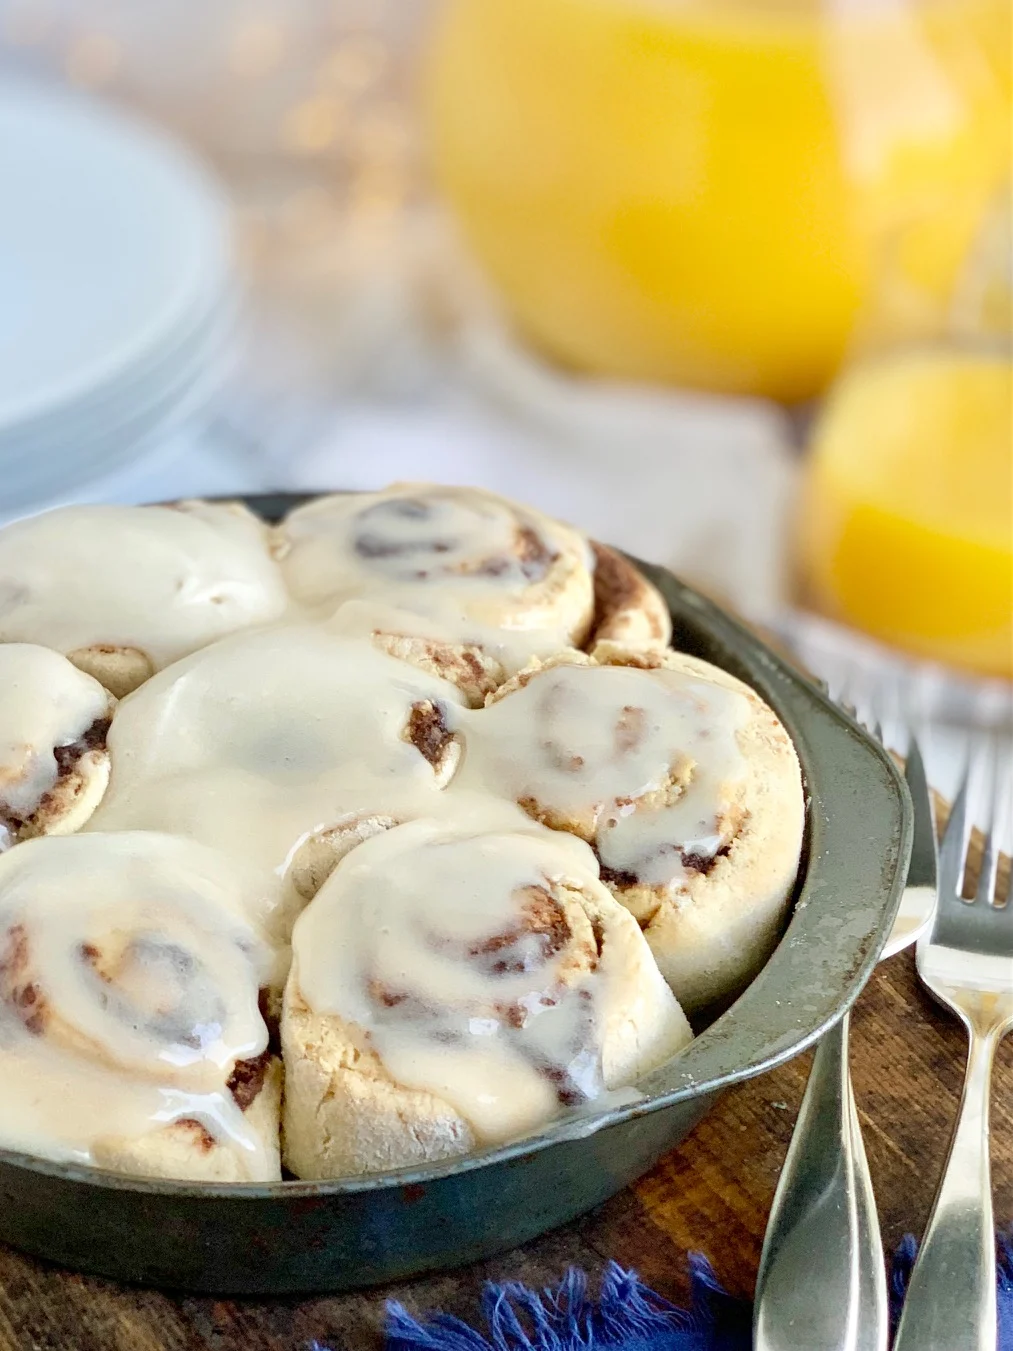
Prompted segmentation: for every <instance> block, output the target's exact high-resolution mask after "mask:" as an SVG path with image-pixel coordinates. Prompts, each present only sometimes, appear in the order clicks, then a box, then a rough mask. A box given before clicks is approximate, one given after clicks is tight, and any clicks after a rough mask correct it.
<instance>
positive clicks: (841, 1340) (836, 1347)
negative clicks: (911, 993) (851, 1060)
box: [754, 691, 936, 1351]
mask: <svg viewBox="0 0 1013 1351" xmlns="http://www.w3.org/2000/svg"><path fill="white" fill-rule="evenodd" d="M842 693H844V691H838V695H839V697H840V695H841V694H842ZM848 711H850V712H853V711H854V710H853V709H851V708H850V707H849V710H848ZM879 711H880V710H879V706H878V702H877V703H875V704H872V705H871V706H870V708H868V709H865V710H863V712H866V713H867V715H871V716H869V717H868V720H869V721H871V722H872V723H873V732H874V735H875V736H876V737H877V739H878V740H879V741H881V742H882V740H883V730H882V726H881V725H880V722H879ZM905 777H906V779H907V783H908V789H909V791H910V793H911V802H912V807H913V809H914V836H913V843H912V851H911V863H910V866H909V869H908V876H907V884H906V886H905V888H904V894H903V897H902V900H901V905H900V909H899V910H898V913H897V918H896V919H895V921H894V925H893V928H892V930H891V932H890V935H889V937H888V939H887V941H886V945H885V947H884V949H883V954H882V958H883V959H885V958H887V957H890V956H893V954H894V953H896V952H899V951H900V950H901V949H902V948H904V947H907V946H908V944H909V943H912V942H914V941H915V939H916V938H917V937H918V935H919V933H921V932H922V931H923V930H924V929H925V927H926V926H927V924H928V922H929V920H930V918H931V915H932V910H933V907H934V905H935V899H936V836H935V822H934V817H933V810H932V797H931V793H930V791H929V786H928V781H927V779H926V776H925V768H924V764H923V761H922V756H921V752H920V749H919V747H918V744H917V741H916V740H915V739H914V737H913V736H912V737H910V740H909V744H908V749H907V756H906V759H905ZM849 1023H850V1020H849V1018H848V1015H847V1014H845V1015H844V1017H843V1018H841V1019H840V1020H839V1021H838V1022H837V1024H836V1025H835V1026H834V1027H832V1028H831V1029H830V1030H829V1031H828V1032H826V1033H824V1035H823V1037H822V1038H821V1040H820V1044H819V1046H818V1048H817V1050H816V1055H815V1057H814V1059H813V1065H812V1070H811V1071H810V1074H809V1082H808V1083H807V1085H806V1091H805V1095H804V1097H803V1099H802V1105H801V1108H800V1109H799V1114H798V1120H797V1122H796V1124H795V1131H794V1134H793V1135H792V1139H791V1145H790V1146H789V1149H788V1155H787V1158H786V1159H785V1162H784V1167H783V1168H782V1170H781V1177H780V1180H779V1182H778V1186H777V1191H776V1192H775V1195H774V1202H773V1205H772V1207H771V1213H770V1219H769V1220H768V1223H767V1232H766V1234H765V1236H764V1242H763V1253H762V1255H761V1258H760V1270H759V1274H758V1276H757V1282H756V1304H755V1314H754V1339H755V1348H756V1351H797V1348H799V1347H800V1346H804V1347H805V1348H806V1351H886V1346H887V1341H888V1336H889V1324H888V1313H887V1290H886V1269H885V1263H884V1260H883V1244H882V1240H881V1238H880V1233H879V1221H878V1217H877V1214H876V1201H875V1197H874V1195H873V1190H872V1179H871V1177H870V1174H869V1164H868V1160H867V1159H866V1155H865V1147H864V1145H863V1143H862V1132H861V1127H860V1126H859V1122H858V1112H857V1109H856V1107H855V1099H854V1092H853V1089H852V1084H851V1074H850V1071H849V1068H848V1042H849ZM814 1290H818V1291H819V1296H818V1298H817V1299H814V1298H813V1291H814Z"/></svg>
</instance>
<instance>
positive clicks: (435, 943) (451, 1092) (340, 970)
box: [282, 814, 691, 1177]
mask: <svg viewBox="0 0 1013 1351" xmlns="http://www.w3.org/2000/svg"><path fill="white" fill-rule="evenodd" d="M498 820H499V818H498V817H497V816H496V815H495V814H493V815H492V816H491V817H490V818H489V821H490V825H491V828H490V829H489V830H481V829H465V828H462V827H461V826H454V825H448V824H440V823H436V822H432V821H415V822H411V823H408V824H406V825H402V826H398V827H395V828H394V829H392V830H388V831H386V832H384V833H383V834H378V835H374V836H373V837H372V838H370V839H367V840H365V841H364V842H363V843H361V844H359V845H358V847H357V848H356V849H355V850H354V852H352V853H351V854H349V855H348V856H347V857H346V858H344V859H343V860H342V862H341V863H339V864H338V866H337V867H336V868H335V870H334V872H333V873H332V874H331V876H330V878H329V879H328V881H327V882H326V883H325V884H324V886H323V887H322V888H321V890H320V891H319V892H318V893H317V895H316V897H315V899H314V900H313V901H312V902H311V903H310V905H309V906H308V907H307V909H306V910H305V911H304V912H303V914H302V915H301V916H300V918H299V920H298V921H297V923H296V927H295V932H294V934H293V965H292V970H291V973H290V976H289V981H288V985H287V987H286V992H285V1008H284V1014H283V1017H282V1046H283V1053H284V1059H285V1066H286V1070H285V1073H286V1085H285V1108H284V1123H283V1137H284V1141H285V1145H284V1151H285V1161H286V1164H287V1166H288V1167H289V1168H290V1169H291V1170H292V1171H293V1172H294V1173H296V1174H297V1175H298V1176H300V1177H340V1176H342V1175H345V1174H354V1173H363V1172H369V1171H374V1170H378V1169H384V1168H396V1167H401V1166H404V1165H408V1164H416V1163H423V1162H430V1161H433V1160H437V1159H441V1158H447V1157H451V1156H454V1155H457V1154H463V1153H466V1152H468V1151H469V1150H471V1149H474V1148H475V1147H476V1145H484V1144H492V1143H496V1142H499V1141H503V1140H507V1139H510V1138H512V1137H515V1136H518V1135H521V1134H523V1133H525V1132H527V1131H530V1130H532V1129H534V1128H536V1127H537V1126H539V1125H542V1124H544V1123H545V1122H547V1121H549V1120H551V1119H552V1118H553V1117H554V1116H556V1115H557V1114H558V1113H559V1112H560V1111H562V1110H563V1109H564V1108H567V1107H574V1106H579V1105H581V1104H588V1103H593V1102H595V1101H596V1100H599V1099H600V1098H601V1097H602V1095H603V1094H604V1093H605V1092H606V1091H607V1090H613V1089H618V1088H620V1087H621V1086H623V1085H629V1084H630V1083H631V1082H632V1081H633V1080H635V1079H636V1078H637V1077H638V1076H639V1075H641V1074H643V1073H645V1072H646V1071H648V1070H650V1069H652V1068H654V1067H655V1066H657V1065H658V1064H660V1063H662V1062H663V1061H664V1060H666V1059H668V1058H669V1057H670V1056H672V1055H674V1054H675V1053H676V1052H677V1051H679V1050H680V1049H681V1048H682V1047H683V1046H685V1045H686V1043H687V1042H688V1041H689V1040H690V1037H691V1033H690V1031H689V1026H688V1024H687V1022H686V1019H685V1016H684V1014H683V1013H682V1010H681V1009H680V1008H679V1006H678V1004H677V1002H676V1000H675V999H674V997H673V996H672V994H671V992H670V991H669V989H668V988H667V986H666V985H665V983H664V981H663V979H662V978H661V975H660V974H659V972H658V970H657V967H656V966H655V964H654V961H653V959H652V958H651V954H650V951H649V949H648V948H647V945H646V943H645V942H644V940H643V936H642V935H641V933H640V931H639V929H638V927H637V925H636V923H635V921H634V920H633V919H632V917H631V916H630V915H629V913H628V912H627V911H625V910H624V909H623V908H622V907H621V906H619V905H617V904H616V903H615V901H614V900H613V899H612V897H611V896H610V895H609V893H608V891H607V890H606V889H605V888H604V887H603V886H602V885H601V883H600V882H599V881H598V880H597V878H596V876H595V871H596V870H595V864H594V859H593V857H592V856H591V854H590V853H589V851H588V850H587V848H586V846H584V845H582V844H580V843H579V842H578V841H576V840H573V839H568V837H566V836H556V835H553V834H551V832H549V831H542V830H539V829H538V828H537V827H533V826H528V827H526V828H524V829H521V830H505V829H502V828H501V827H500V826H499V825H498V824H497V822H498Z"/></svg>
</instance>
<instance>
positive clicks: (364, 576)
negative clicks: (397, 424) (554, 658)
mask: <svg viewBox="0 0 1013 1351" xmlns="http://www.w3.org/2000/svg"><path fill="white" fill-rule="evenodd" d="M283 536H284V539H285V542H286V545H285V550H284V553H283V557H282V568H283V570H284V573H285V577H286V580H287V582H288V584H289V587H290V588H291V590H292V593H293V595H294V596H295V597H296V598H297V599H298V600H299V601H300V602H302V603H304V604H306V605H307V606H309V607H310V608H311V609H313V610H315V611H316V613H317V614H319V615H320V616H325V615H329V614H335V613H336V619H335V623H336V625H337V627H338V630H339V631H341V632H358V633H362V632H368V631H370V630H371V629H379V630H382V631H385V632H395V633H408V634H414V635H418V636H425V637H432V638H435V639H438V640H441V641H449V642H456V643H473V644H478V645H481V646H482V647H483V648H485V649H486V650H487V651H488V652H489V653H490V654H491V655H494V656H496V657H497V658H498V659H499V660H500V661H501V662H502V663H503V664H504V665H505V666H506V668H507V669H508V670H517V669H519V668H520V667H521V666H522V665H524V663H525V662H526V661H528V660H529V659H530V658H531V657H532V656H541V655H547V654H548V653H550V652H558V651H559V649H560V648H562V647H567V646H568V645H569V644H570V643H571V642H572V641H574V639H575V638H578V637H580V636H582V634H583V631H584V629H585V628H586V626H587V622H588V621H589V619H590V610H591V605H592V581H591V576H592V571H593V561H592V556H591V551H590V548H589V546H588V543H587V541H586V539H585V538H584V537H583V536H582V535H580V534H579V533H578V532H577V531H575V530H571V529H570V528H569V527H567V526H564V525H561V524H560V523H558V522H556V521H550V520H549V519H548V518H547V517H544V516H542V515H541V514H540V513H538V512H535V511H533V510H530V509H528V508H522V507H518V506H516V505H515V504H513V503H510V502H506V501H504V500H503V499H502V498H498V497H494V496H493V495H492V494H489V493H483V492H478V491H476V490H474V489H468V488H446V487H437V486H433V485H426V484H420V485H411V484H409V485H403V486H398V487H395V488H393V489H387V490H386V491H385V492H383V493H361V494H345V495H340V496H334V497H326V498H322V499H320V500H318V501H316V502H313V503H311V504H310V505H309V506H306V507H302V508H300V509H299V510H297V511H295V512H293V513H292V514H291V515H290V516H289V517H288V518H287V520H286V522H285V525H284V527H283ZM363 601H366V602H369V603H370V604H369V605H366V606H365V607H364V606H363V604H362V603H363ZM348 603H351V608H345V609H342V607H345V606H347V605H348ZM370 606H375V607H376V608H375V609H371V608H370Z"/></svg>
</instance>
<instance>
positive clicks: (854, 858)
mask: <svg viewBox="0 0 1013 1351" xmlns="http://www.w3.org/2000/svg"><path fill="white" fill-rule="evenodd" d="M309 496H310V495H305V496H295V495H269V496H260V497H253V498H250V499H249V504H250V506H251V507H252V508H253V509H254V510H256V511H258V512H259V513H260V514H262V515H263V516H264V517H265V518H267V519H269V520H277V519H279V518H280V517H281V516H282V515H283V514H284V513H285V512H286V511H287V510H289V509H290V508H291V507H292V506H295V505H297V504H298V503H299V502H302V501H305V500H308V497H309ZM638 566H640V567H641V568H642V570H643V571H644V573H645V574H646V575H647V576H648V577H649V578H650V579H651V580H652V581H653V582H654V583H655V585H657V586H658V587H659V588H660V590H661V591H662V593H663V595H664V596H665V599H666V600H667V602H668V605H669V608H670V609H671V612H672V620H673V625H674V632H675V637H674V646H676V647H677V648H680V649H682V650H684V651H687V652H691V653H693V654H695V655H697V656H700V657H704V658H706V659H707V660H708V661H711V662H714V663H715V664H716V665H718V666H723V667H724V668H725V669H726V670H728V671H731V672H732V673H733V674H734V675H737V676H739V677H740V678H741V679H743V680H745V681H747V682H748V683H749V684H750V685H752V686H753V687H754V688H755V689H756V690H758V691H759V693H760V694H761V695H762V696H763V697H764V698H765V699H766V700H767V701H768V703H770V704H771V705H772V706H773V707H774V709H776V711H777V713H778V715H779V716H780V718H781V719H782V721H783V722H784V724H785V726H786V727H787V729H788V731H789V732H790V734H791V736H792V738H793V739H794V742H795V745H796V747H797V748H798V753H799V757H800V759H801V762H802V768H803V774H804V776H805V783H806V789H807V793H808V803H809V810H808V824H807V832H806V848H805V855H804V858H803V865H802V870H801V875H800V879H799V885H798V890H797V895H796V898H795V904H794V909H793V913H792V915H791V919H790V922H789V924H788V926H787V928H786V930H785V933H784V936H783V938H782V940H781V943H780V945H779V946H778V948H777V950H776V951H775V952H774V954H773V956H772V957H771V959H770V961H769V962H768V963H767V965H766V967H765V968H764V969H763V971H762V972H761V973H760V975H759V976H758V977H757V978H756V980H754V981H753V983H752V984H751V985H750V986H749V988H748V989H747V990H746V991H745V993H744V994H742V996H741V997H740V998H739V999H738V1000H737V1001H736V1002H735V1003H734V1004H733V1005H732V1006H731V1007H730V1008H729V1009H728V1010H727V1011H726V1012H725V1013H724V1014H723V1015H722V1016H721V1017H719V1018H718V1019H717V1020H716V1021H715V1022H713V1023H712V1024H711V1026H709V1027H708V1028H706V1029H705V1030H704V1031H703V1032H702V1033H701V1035H700V1036H698V1037H697V1039H696V1040H695V1041H694V1042H693V1043H692V1044H691V1045H690V1046H689V1047H688V1048H687V1050H686V1051H684V1052H683V1053H682V1054H681V1055H680V1056H678V1057H676V1058H675V1059H674V1060H672V1061H670V1062H669V1063H668V1064H667V1065H664V1066H662V1067H661V1068H660V1069H658V1070H656V1071H654V1072H653V1073H652V1074H651V1075H649V1076H648V1077H647V1078H646V1079H644V1080H643V1081H642V1082H641V1083H640V1084H639V1085H638V1087H639V1088H640V1089H641V1090H642V1091H643V1093H644V1097H643V1099H642V1100H640V1101H638V1102H636V1104H635V1105H633V1106H625V1107H620V1108H615V1109H613V1110H610V1111H604V1112H600V1113H598V1114H595V1115H591V1116H583V1117H580V1116H578V1117H571V1118H569V1119H564V1120H561V1121H559V1122H557V1123H555V1124H554V1125H552V1126H550V1127H549V1128H547V1129H546V1130H544V1131H542V1132H541V1133H539V1134H538V1135H536V1136H533V1137H530V1138H528V1139H525V1140H522V1141H519V1142H515V1143H513V1144H509V1145H505V1146H501V1147H498V1148H495V1149H487V1150H484V1151H481V1152H480V1153H477V1154H474V1155H471V1156H469V1157H468V1158H465V1159H458V1160H454V1161H452V1162H445V1163H440V1164H436V1165H433V1166H432V1167H428V1168H415V1169H410V1170H409V1169H402V1170H399V1171H392V1172H386V1173H381V1174H374V1175H372V1176H369V1177H362V1178H352V1179H348V1180H346V1181H337V1182H280V1183H271V1184H266V1185H265V1184H261V1185H242V1184H236V1185H226V1184H216V1185H211V1186H200V1185H195V1184H192V1183H185V1182H162V1181H148V1180H145V1179H141V1178H129V1177H122V1176H120V1175H118V1174H115V1173H110V1172H104V1171H102V1170H99V1169H95V1168H87V1167H81V1166H78V1165H74V1164H65V1163H51V1162H48V1161H46V1160H44V1159H37V1158H33V1157H31V1156H30V1155H26V1154H18V1153H13V1152H10V1151H5V1150H0V1240H3V1241H5V1242H8V1243H12V1244H14V1245H15V1246H17V1247H19V1248H23V1249H25V1250H26V1251H27V1252H30V1253H34V1254H36V1255H37V1256H41V1257H47V1258H51V1259H53V1260H54V1261H57V1262H61V1263H63V1264H65V1265H66V1266H70V1267H77V1268H79V1269H81V1270H83V1271H91V1272H97V1273H100V1274H102V1275H104V1276H112V1277H115V1278H116V1279H118V1280H124V1281H138V1282H143V1283H146V1284H152V1285H164V1286H170V1287H176V1288H178V1289H183V1290H194V1291H207V1292H213V1293H229V1294H257V1295H282V1294H290V1293H295V1292H298V1291H313V1290H340V1289H345V1288H347V1287H349V1286H356V1285H367V1284H370V1283H376V1282H381V1281H391V1280H396V1279H398V1278H400V1277H405V1276H410V1275H414V1274H417V1273H420V1272H423V1271H429V1270H432V1269H434V1268H438V1267H448V1266H454V1265H458V1264H461V1263H465V1262H471V1261H473V1260H475V1259H477V1258H480V1257H485V1256H488V1255H489V1254H491V1253H494V1252H497V1251H503V1250H505V1249H507V1248H510V1247H513V1246H514V1245H516V1244H518V1243H523V1242H524V1241H525V1240H527V1239H530V1238H533V1237H534V1236H535V1235H537V1234H540V1233H542V1232H543V1231H544V1230H546V1229H551V1228H552V1227H553V1226H555V1225H559V1224H563V1223H565V1222H566V1221H567V1220H570V1219H572V1218H573V1217H574V1216H576V1215H579V1214H581V1213H582V1212H583V1211H585V1210H589V1209H590V1208H591V1207H592V1206H596V1205H598V1203H599V1202H601V1201H604V1200H605V1199H606V1198H607V1197H609V1196H611V1195H612V1194H613V1193H614V1192H616V1191H618V1190H619V1189H620V1188H621V1187H623V1186H624V1185H625V1184H626V1183H628V1182H631V1181H632V1180H633V1179H634V1178H636V1177H638V1176H639V1175H640V1174H641V1173H643V1172H645V1171H646V1170H647V1169H648V1168H650V1166H651V1165H652V1164H653V1163H654V1161H655V1160H656V1159H657V1158H658V1157H659V1156H660V1155H661V1154H663V1153H665V1151H666V1150H668V1149H671V1148H672V1146H673V1145H675V1144H677V1143H678V1141H680V1140H681V1139H682V1138H683V1137H684V1136H685V1135H686V1134H687V1133H688V1132H689V1131H690V1130H691V1129H692V1128H693V1126H694V1125H695V1124H696V1123H697V1121H699V1119H700V1118H701V1117H702V1116H703V1115H704V1113H705V1112H706V1111H707V1110H708V1108H709V1107H710V1106H711V1104H712V1103H713V1102H714V1100H715V1096H716V1095H717V1094H718V1093H719V1092H720V1091H721V1090H722V1089H723V1088H726V1087H727V1086H728V1085H729V1084H734V1083H736V1082H738V1081H739V1080H741V1079H747V1078H749V1077H750V1076H752V1075H756V1074H761V1073H763V1071H764V1070H768V1069H771V1068H772V1067H773V1066H774V1065H778V1064H780V1063H781V1062H782V1061H783V1060H787V1059H788V1058H789V1057H790V1056H793V1055H795V1054H796V1053H797V1052H799V1051H800V1050H802V1049H803V1048H804V1047H805V1046H808V1045H809V1044H810V1043H811V1042H812V1041H814V1040H815V1038H816V1037H818V1036H819V1034H820V1032H822V1031H823V1030H824V1029H825V1028H826V1027H827V1026H829V1025H830V1024H831V1023H832V1022H833V1021H834V1020H835V1019H837V1018H838V1017H840V1015H841V1014H842V1013H843V1011H844V1010H845V1009H846V1008H848V1007H849V1006H850V1005H851V1003H852V1002H853V1000H854V999H855V997H856V996H857V994H858V992H859V991H860V990H861V988H862V986H863V984H864V983H865V981H866V979H867V978H868V976H869V973H870V971H871V970H872V968H873V966H874V964H875V961H876V958H877V955H878V953H879V950H880V948H881V946H882V944H883V941H884V939H885V937H886V934H887V933H888V931H889V929H890V925H891V923H892V921H893V916H894V912H895V910H896V908H897V904H898V901H899V896H900V891H901V887H902V883H903V879H904V876H905V874H906V869H907V860H908V854H909V851H910V805H909V803H908V801H907V795H906V792H905V788H904V784H903V782H902V780H901V779H900V777H899V775H898V773H897V771H896V769H895V768H894V765H893V763H892V761H891V760H890V757H889V756H888V755H887V754H885V752H884V751H883V750H882V749H881V748H880V747H879V746H878V745H876V744H875V743H874V742H872V741H871V740H870V739H869V738H867V737H866V736H865V735H864V734H863V733H862V731H861V730H860V729H859V728H858V727H857V726H856V724H855V723H854V722H852V721H851V720H850V719H849V718H848V717H847V716H845V714H843V713H842V712H841V711H840V710H839V709H837V708H836V707H835V706H834V705H833V704H831V703H830V702H829V701H828V700H827V699H826V698H825V697H824V695H823V694H822V693H821V692H820V690H819V689H817V688H816V686H814V685H813V684H811V683H809V682H808V681H807V680H805V679H804V678H802V677H801V676H800V675H799V674H798V673H797V672H796V671H795V670H794V669H793V668H792V667H791V666H789V665H788V664H787V663H786V662H785V661H784V660H782V658H781V657H779V656H777V655H776V654H775V653H774V652H772V651H770V650H769V649H768V648H766V647H764V646H763V644H762V643H760V642H758V641H757V639H756V638H755V637H754V636H753V635H752V634H751V633H750V632H749V631H748V630H746V629H745V628H744V627H743V626H742V625H740V624H738V623H737V622H736V621H735V620H734V619H732V618H731V617H730V616H728V615H727V614H725V613H724V612H723V611H722V610H720V609H719V608H718V607H717V606H716V605H714V604H712V603H711V602H710V601H709V600H706V599H705V598H704V597H702V596H701V595H699V594H698V593H697V592H696V591H693V590H691V589H690V588H689V587H687V586H684V585H683V583H682V582H680V581H678V580H677V579H676V578H675V577H673V576H672V574H671V573H669V572H667V571H665V570H664V569H662V568H658V567H653V566H651V565H649V564H638ZM2 1091H3V1086H2V1085H0V1092H2ZM67 1107H68V1111H73V1104H72V1103H68V1105H67Z"/></svg>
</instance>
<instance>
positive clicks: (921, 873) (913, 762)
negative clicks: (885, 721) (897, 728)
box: [904, 732, 938, 892]
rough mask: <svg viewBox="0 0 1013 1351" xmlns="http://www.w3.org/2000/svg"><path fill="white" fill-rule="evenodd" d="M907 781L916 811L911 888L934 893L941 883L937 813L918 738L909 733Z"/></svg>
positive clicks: (906, 767)
mask: <svg viewBox="0 0 1013 1351" xmlns="http://www.w3.org/2000/svg"><path fill="white" fill-rule="evenodd" d="M904 778H905V779H906V780H907V786H908V791H909V792H910V794H911V806H912V808H913V810H914V831H913V832H912V839H913V847H912V852H911V865H910V867H909V869H908V886H911V887H915V886H919V887H930V888H931V889H932V891H933V892H934V891H935V890H936V884H937V866H938V865H937V863H936V813H935V804H934V802H933V800H932V790H931V789H930V788H929V781H928V776H927V775H926V773H925V761H924V760H923V758H922V752H921V747H920V746H919V744H918V738H917V737H916V736H915V734H914V733H913V732H912V733H910V734H909V739H908V743H907V754H906V756H905V758H904Z"/></svg>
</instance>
